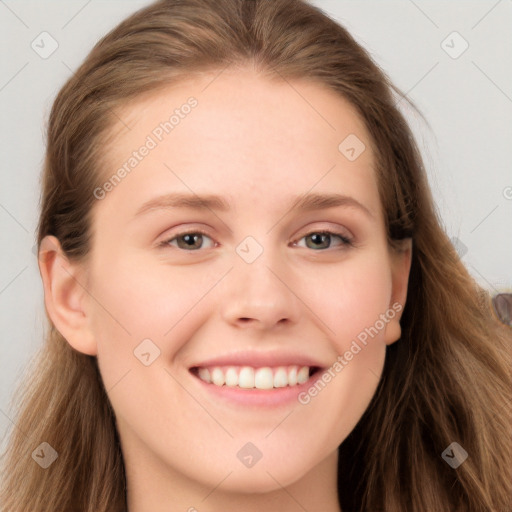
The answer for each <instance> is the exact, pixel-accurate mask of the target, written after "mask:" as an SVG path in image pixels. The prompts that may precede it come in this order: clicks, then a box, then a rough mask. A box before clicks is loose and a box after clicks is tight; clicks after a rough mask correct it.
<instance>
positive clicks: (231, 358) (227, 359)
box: [190, 351, 324, 368]
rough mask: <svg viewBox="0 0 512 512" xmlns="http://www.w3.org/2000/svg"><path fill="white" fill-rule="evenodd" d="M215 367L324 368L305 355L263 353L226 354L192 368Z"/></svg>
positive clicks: (201, 362)
mask: <svg viewBox="0 0 512 512" xmlns="http://www.w3.org/2000/svg"><path fill="white" fill-rule="evenodd" d="M213 366H251V367H253V368H262V367H265V366H270V367H277V366H309V367H310V368H311V367H317V368H323V367H324V366H323V365H322V364H321V363H320V362H318V361H317V360H315V359H313V358H311V357H309V356H306V355H304V354H293V353H289V352H269V351H266V352H262V351H244V352H234V353H231V354H224V355H221V356H217V357H214V358H211V359H205V360H203V361H199V362H197V363H194V364H192V365H191V366H190V368H208V367H209V368H211V367H213Z"/></svg>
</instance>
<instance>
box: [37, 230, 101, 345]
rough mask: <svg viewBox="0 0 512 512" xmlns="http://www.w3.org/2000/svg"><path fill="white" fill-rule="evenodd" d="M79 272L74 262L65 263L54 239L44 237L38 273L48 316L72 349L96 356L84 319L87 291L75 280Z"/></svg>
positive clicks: (66, 260)
mask: <svg viewBox="0 0 512 512" xmlns="http://www.w3.org/2000/svg"><path fill="white" fill-rule="evenodd" d="M80 270H81V269H80V267H79V266H78V265H77V264H76V263H72V262H70V261H69V260H68V258H67V257H66V255H65V253H64V251H63V250H62V247H61V245H60V242H59V240H58V239H57V238H56V237H54V236H46V237H45V238H44V239H43V240H42V241H41V245H40V248H39V272H40V274H41V278H42V280H43V287H44V302H45V306H46V310H47V312H48V315H49V317H50V319H51V321H52V322H53V324H54V325H55V327H56V328H57V330H58V331H59V332H60V333H61V334H62V336H63V337H64V338H65V339H66V340H67V342H68V343H69V344H70V345H71V346H72V347H73V348H74V349H76V350H78V351H79V352H82V353H84V354H88V355H97V347H96V343H95V340H94V336H93V335H92V332H91V330H90V324H89V320H90V319H89V318H88V316H87V308H86V299H87V292H86V290H85V288H84V286H83V284H82V283H81V282H80V279H79V275H80Z"/></svg>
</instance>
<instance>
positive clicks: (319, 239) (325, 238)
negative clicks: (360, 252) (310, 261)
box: [300, 231, 353, 249]
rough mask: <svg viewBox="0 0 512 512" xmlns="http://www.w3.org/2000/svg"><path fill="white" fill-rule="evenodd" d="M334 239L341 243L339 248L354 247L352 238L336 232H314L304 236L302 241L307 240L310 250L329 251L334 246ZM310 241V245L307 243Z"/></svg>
mask: <svg viewBox="0 0 512 512" xmlns="http://www.w3.org/2000/svg"><path fill="white" fill-rule="evenodd" d="M332 238H337V239H338V240H340V242H339V243H338V244H337V246H338V247H340V246H352V245H353V243H352V240H351V239H350V238H347V237H346V236H345V235H343V234H341V233H336V232H334V231H312V232H311V233H308V234H307V235H305V236H303V237H302V238H301V239H300V240H303V239H304V240H306V247H307V248H308V249H329V248H330V247H331V245H332V244H331V241H332ZM308 240H309V241H310V242H311V243H310V244H308V243H307V241H308ZM300 247H304V246H300Z"/></svg>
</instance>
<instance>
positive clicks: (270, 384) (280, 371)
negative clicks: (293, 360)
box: [198, 366, 310, 389]
mask: <svg viewBox="0 0 512 512" xmlns="http://www.w3.org/2000/svg"><path fill="white" fill-rule="evenodd" d="M309 372H310V369H309V367H308V366H302V367H299V366H279V367H276V368H270V367H268V366H265V367H263V368H256V369H255V368H252V367H251V366H241V367H240V366H225V367H219V366H216V367H214V368H210V369H209V368H199V369H198V376H199V378H200V379H201V380H204V381H205V382H208V383H213V384H215V385H216V386H223V385H226V386H229V387H240V388H244V389H253V388H256V389H272V388H284V387H286V386H295V385H297V384H303V383H304V382H307V381H308V379H309Z"/></svg>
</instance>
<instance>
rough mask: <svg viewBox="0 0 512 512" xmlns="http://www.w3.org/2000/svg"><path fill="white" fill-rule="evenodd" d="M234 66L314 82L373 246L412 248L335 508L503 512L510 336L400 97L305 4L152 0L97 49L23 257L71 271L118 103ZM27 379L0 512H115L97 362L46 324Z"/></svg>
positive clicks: (47, 167)
mask: <svg viewBox="0 0 512 512" xmlns="http://www.w3.org/2000/svg"><path fill="white" fill-rule="evenodd" d="M248 63H251V64H252V65H254V66H256V67H257V69H258V70H259V71H261V72H262V73H264V74H265V75H266V76H268V77H270V78H277V79H285V80H293V79H294V78H296V79H305V78H306V79H310V80H312V81H314V82H317V83H320V84H324V85H326V86H328V87H330V88H331V89H332V90H334V91H336V92H337V93H338V94H340V96H343V97H344V98H346V99H347V100H348V101H350V102H351V103H352V105H354V106H355V107H356V109H357V111H358V113H359V114H360V116H361V118H362V119H363V120H364V122H365V125H366V127H367V129H368V131H369V133H370V135H371V137H372V139H373V147H374V148H375V151H376V161H377V169H376V172H377V178H378V183H379V190H380V197H381V202H382V207H383V211H384V212H385V220H386V226H387V232H388V239H389V243H390V245H391V246H394V245H396V244H397V241H399V240H401V239H405V238H408V237H412V240H413V261H412V267H411V273H410V279H409V288H408V300H407V303H406V305H405V309H404V311H403V315H402V320H401V325H402V336H401V339H400V340H399V341H398V342H396V343H394V344H392V345H391V346H389V347H388V349H387V350H388V352H387V357H386V362H385V367H384V372H383V375H382V379H381V381H380V384H379V387H378V389H377V392H376V394H375V396H374V398H373V400H372V402H371V404H370V406H369V408H368V409H367V411H366V412H365V414H364V415H363V417H362V418H361V420H360V422H359V423H358V425H357V426H356V428H355V429H354V430H353V431H352V433H351V434H350V435H349V437H348V438H347V439H346V440H345V441H344V442H343V443H342V445H341V447H340V450H339V468H338V481H339V496H340V505H341V507H342V509H343V511H344V512H346V511H348V510H358V511H359V510H361V511H362V510H367V511H376V510H379V511H388V512H425V511H428V512H447V511H491V510H492V511H506V510H507V511H508V510H511V509H512V504H511V497H510V492H511V467H512V457H511V443H510V434H511V432H510V425H511V423H512V421H511V380H510V379H511V375H510V367H511V347H512V335H511V331H510V329H509V328H507V327H506V326H504V325H502V324H500V323H499V322H498V321H497V320H496V318H495V317H494V315H493V313H492V307H491V298H490V296H489V294H488V293H487V292H486V291H484V290H483V289H482V288H480V287H479V286H478V285H477V284H476V282H475V281H474V280H473V279H472V277H471V276H470V275H469V274H468V272H467V270H466V268H465V267H464V265H463V264H462V263H461V262H460V260H459V258H458V257H457V253H456V251H455V250H454V248H453V246H452V244H451V243H450V240H449V239H448V237H447V235H446V234H445V232H444V231H443V229H442V227H441V222H440V219H439V218H438V214H437V212H436V209H435V206H434V203H433V199H432V197H431V192H430V189H429V185H428V182H427V179H426V175H425V171H424V168H423V164H422V161H421V157H420V154H419V151H418V149H417V147H416V144H415V142H414V140H413V137H412V135H411V131H410V129H409V127H408V126H407V124H406V122H405V120H404V118H403V116H402V115H401V113H400V112H399V110H398V109H397V107H396V102H397V97H399V96H397V95H398V94H400V91H398V89H396V88H395V87H394V86H393V85H392V84H391V83H390V81H389V80H388V78H387V77H386V75H385V74H384V73H383V72H382V71H381V70H380V69H379V68H378V67H377V65H376V64H375V63H374V62H373V61H372V60H371V58H370V57H369V55H368V53H367V52H366V51H365V50H364V49H363V48H361V46H359V45H358V44H357V43H356V42H355V40H354V39H353V38H352V37H351V35H350V34H349V33H348V32H347V31H346V30H345V29H344V28H343V27H341V26H340V25H339V24H338V23H336V22H335V21H333V20H332V19H330V18H329V17H328V16H327V15H325V14H324V13H323V12H322V11H321V10H320V9H318V8H316V7H314V6H312V5H310V4H308V3H307V2H306V1H304V0H272V1H270V0H216V1H213V0H162V1H159V2H156V3H154V4H152V5H150V6H148V7H147V8H144V9H142V10H140V11H138V12H137V13H135V14H134V15H132V16H130V17H129V18H127V19H126V20H125V21H123V22H122V23H121V24H120V25H118V26H117V27H116V28H115V29H114V30H112V31H111V32H110V33H109V34H107V35H106V36H105V37H104V38H103V39H102V40H100V41H99V42H98V43H97V44H96V46H95V47H94V48H93V50H92V51H91V53H90V54H89V55H88V57H87V58H86V60H85V61H84V63H83V64H82V65H81V66H80V67H79V68H78V69H77V70H76V72H75V73H74V74H73V76H72V77H71V78H70V79H69V80H68V82H67V83H66V84H65V85H64V87H63V88H62V89H61V91H60V92H59V94H58V96H57V98H56V100H55V102H54V104H53V108H52V110H51V114H50V118H49V123H48V133H47V151H46V160H45V163H44V171H43V177H42V201H41V203H42V204H41V214H40V220H39V227H38V237H37V240H38V244H40V242H41V240H42V239H43V237H45V236H46V235H54V236H56V237H57V238H58V239H59V241H60V243H61V245H62V247H63V249H64V251H65V252H66V254H67V256H68V257H69V258H70V259H71V260H73V261H77V262H78V261H84V260H85V259H86V258H87V255H88V253H89V250H90V234H91V210H92V208H93V206H94V203H95V198H94V194H93V191H94V189H95V187H97V186H98V184H100V183H101V182H102V181H104V175H105V169H104V168H105V165H104V156H105V155H104V154H102V151H101V148H104V147H105V140H106V138H108V136H109V135H110V136H111V135H112V134H113V133H114V132H116V131H119V130H122V129H123V126H122V124H123V123H122V120H121V119H120V118H119V117H118V115H117V112H118V110H119V109H120V108H121V107H123V106H126V105H127V103H128V101H129V100H130V99H131V100H134V99H137V98H138V97H140V96H141V95H142V94H145V93H150V92H152V91H155V90H156V89H158V88H160V87H164V86H166V85H169V84H171V83H174V82H176V81H177V80H183V79H186V78H187V77H190V76H191V74H192V73H200V72H202V71H206V70H219V72H220V71H222V70H223V69H224V68H226V67H227V66H239V65H240V66H243V65H246V64H248ZM102 176H103V178H102ZM27 372H29V373H30V378H27V379H26V381H25V382H24V383H23V387H20V388H19V389H18V391H17V393H16V394H15V395H14V396H13V399H14V400H15V403H16V417H15V426H14V427H13V428H12V432H11V434H10V440H9V443H8V445H7V449H6V452H5V453H4V455H3V460H4V463H3V475H2V484H1V494H0V504H1V505H2V510H3V512H20V511H23V512H26V511H30V512H42V511H48V510H58V511H59V512H65V511H74V512H77V511H81V512H121V511H124V510H125V509H126V480H125V472H124V464H123V456H122V452H121V449H120V444H119V439H118V434H117V430H116V425H115V416H114V413H113V410H112V408H111V405H110V402H109V400H108V395H107V393H106V391H105V389H104V386H103V383H102V379H101V375H100V373H99V371H98V366H97V360H96V358H95V357H92V356H89V355H86V354H82V353H79V352H77V351H76V350H74V349H72V348H71V347H70V345H69V344H68V343H67V342H66V340H65V339H64V338H63V337H62V335H61V334H60V333H59V332H58V331H57V330H56V329H55V327H54V326H53V325H52V323H51V321H50V319H49V318H48V333H47V337H46V341H45V344H44V346H42V347H41V349H40V352H39V353H38V354H36V356H35V357H34V359H33V360H32V364H31V366H30V367H29V368H27ZM43 442H46V443H48V444H49V445H51V446H52V447H53V448H54V449H55V450H56V451H57V453H58V459H57V461H56V462H55V463H54V464H52V465H51V466H50V467H49V468H48V469H42V468H41V467H40V466H39V465H38V464H36V463H35V462H34V460H33V458H32V457H31V454H32V453H33V451H34V450H35V449H36V448H37V447H38V446H39V445H40V444H41V443H43ZM454 442H455V443H458V444H459V445H460V446H461V447H462V448H463V449H464V450H465V451H466V452H467V453H468V457H467V459H466V460H464V462H462V463H461V464H460V465H459V466H458V467H457V468H454V467H452V465H450V464H448V463H447V461H446V460H447V459H446V457H442V455H441V454H442V453H444V452H445V449H447V448H448V449H449V447H450V446H452V452H451V453H452V455H451V456H452V457H453V453H454V452H453V445H452V443H454ZM457 453H459V454H460V452H457ZM459 457H460V455H459ZM461 460H462V459H461ZM459 462H460V461H459Z"/></svg>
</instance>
